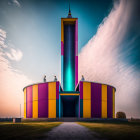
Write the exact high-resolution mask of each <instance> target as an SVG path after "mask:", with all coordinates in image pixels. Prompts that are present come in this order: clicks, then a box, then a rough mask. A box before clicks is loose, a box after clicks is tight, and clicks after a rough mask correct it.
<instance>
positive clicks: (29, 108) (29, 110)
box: [26, 86, 32, 118]
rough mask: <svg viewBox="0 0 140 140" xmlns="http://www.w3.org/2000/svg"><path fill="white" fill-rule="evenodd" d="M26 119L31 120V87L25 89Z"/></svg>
mask: <svg viewBox="0 0 140 140" xmlns="http://www.w3.org/2000/svg"><path fill="white" fill-rule="evenodd" d="M26 104H27V108H26V109H27V114H26V115H27V118H32V86H29V87H27V102H26Z"/></svg>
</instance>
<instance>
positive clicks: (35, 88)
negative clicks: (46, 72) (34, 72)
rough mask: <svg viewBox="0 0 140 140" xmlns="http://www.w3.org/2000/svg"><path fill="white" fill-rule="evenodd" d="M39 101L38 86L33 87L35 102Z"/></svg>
mask: <svg viewBox="0 0 140 140" xmlns="http://www.w3.org/2000/svg"><path fill="white" fill-rule="evenodd" d="M35 100H36V101H37V100H38V85H33V101H35Z"/></svg>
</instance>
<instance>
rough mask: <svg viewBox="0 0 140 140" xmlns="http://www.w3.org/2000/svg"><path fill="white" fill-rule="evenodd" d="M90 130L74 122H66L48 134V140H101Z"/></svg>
mask: <svg viewBox="0 0 140 140" xmlns="http://www.w3.org/2000/svg"><path fill="white" fill-rule="evenodd" d="M95 135H97V134H96V133H93V132H92V131H90V130H89V129H88V128H86V127H84V126H81V125H79V124H77V123H74V122H64V123H62V124H61V125H59V126H57V127H55V128H53V129H52V130H51V131H50V132H48V133H47V140H60V139H61V140H99V138H96V137H95Z"/></svg>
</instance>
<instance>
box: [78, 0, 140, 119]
mask: <svg viewBox="0 0 140 140" xmlns="http://www.w3.org/2000/svg"><path fill="white" fill-rule="evenodd" d="M132 6H133V5H132V1H127V0H121V1H120V2H114V7H113V9H112V10H111V12H110V13H109V15H108V16H107V17H106V18H105V19H104V20H103V22H102V23H101V24H100V25H99V27H98V30H97V33H96V35H95V36H93V38H91V40H90V41H89V42H88V43H87V44H86V46H85V47H84V48H83V49H82V51H81V52H80V55H79V79H80V78H81V77H80V76H81V75H84V76H85V79H86V80H89V81H96V82H101V83H106V84H110V85H113V86H115V87H116V89H117V92H116V112H117V111H124V112H126V113H127V116H128V117H131V116H133V117H139V116H140V111H139V109H138V106H139V102H138V101H137V98H139V95H140V87H139V84H140V77H139V75H140V72H138V71H135V69H134V67H135V65H131V66H128V65H126V64H125V63H123V62H122V60H121V59H120V58H121V56H122V55H123V54H122V53H120V51H119V50H120V47H121V45H122V44H121V43H122V42H123V39H124V37H125V35H126V33H127V27H128V24H129V21H130V17H131V14H132V13H131V12H132Z"/></svg>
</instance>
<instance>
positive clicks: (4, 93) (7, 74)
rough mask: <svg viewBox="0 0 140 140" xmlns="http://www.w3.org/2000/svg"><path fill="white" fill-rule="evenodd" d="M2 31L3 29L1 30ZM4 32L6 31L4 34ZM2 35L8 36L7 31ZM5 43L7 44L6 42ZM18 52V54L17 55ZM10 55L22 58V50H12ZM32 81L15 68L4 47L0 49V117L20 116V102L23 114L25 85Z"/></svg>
mask: <svg viewBox="0 0 140 140" xmlns="http://www.w3.org/2000/svg"><path fill="white" fill-rule="evenodd" d="M0 31H1V30H0ZM2 32H3V33H4V34H3V35H2ZM2 32H1V33H0V35H1V36H3V37H4V38H6V32H5V31H2ZM4 45H5V44H4ZM17 54H18V55H17ZM9 57H11V59H14V60H19V59H20V58H21V54H20V51H17V52H16V51H15V50H14V49H12V50H11V54H10V53H9ZM31 83H32V81H31V80H30V79H29V78H28V77H27V76H25V75H24V74H23V73H22V72H20V71H18V70H17V69H14V68H13V67H12V66H11V64H10V61H9V60H8V59H6V58H5V51H4V48H1V49H0V117H12V116H14V117H15V116H17V117H19V114H20V104H21V105H22V115H23V98H24V97H23V91H22V89H23V87H24V86H26V85H28V84H31Z"/></svg>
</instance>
